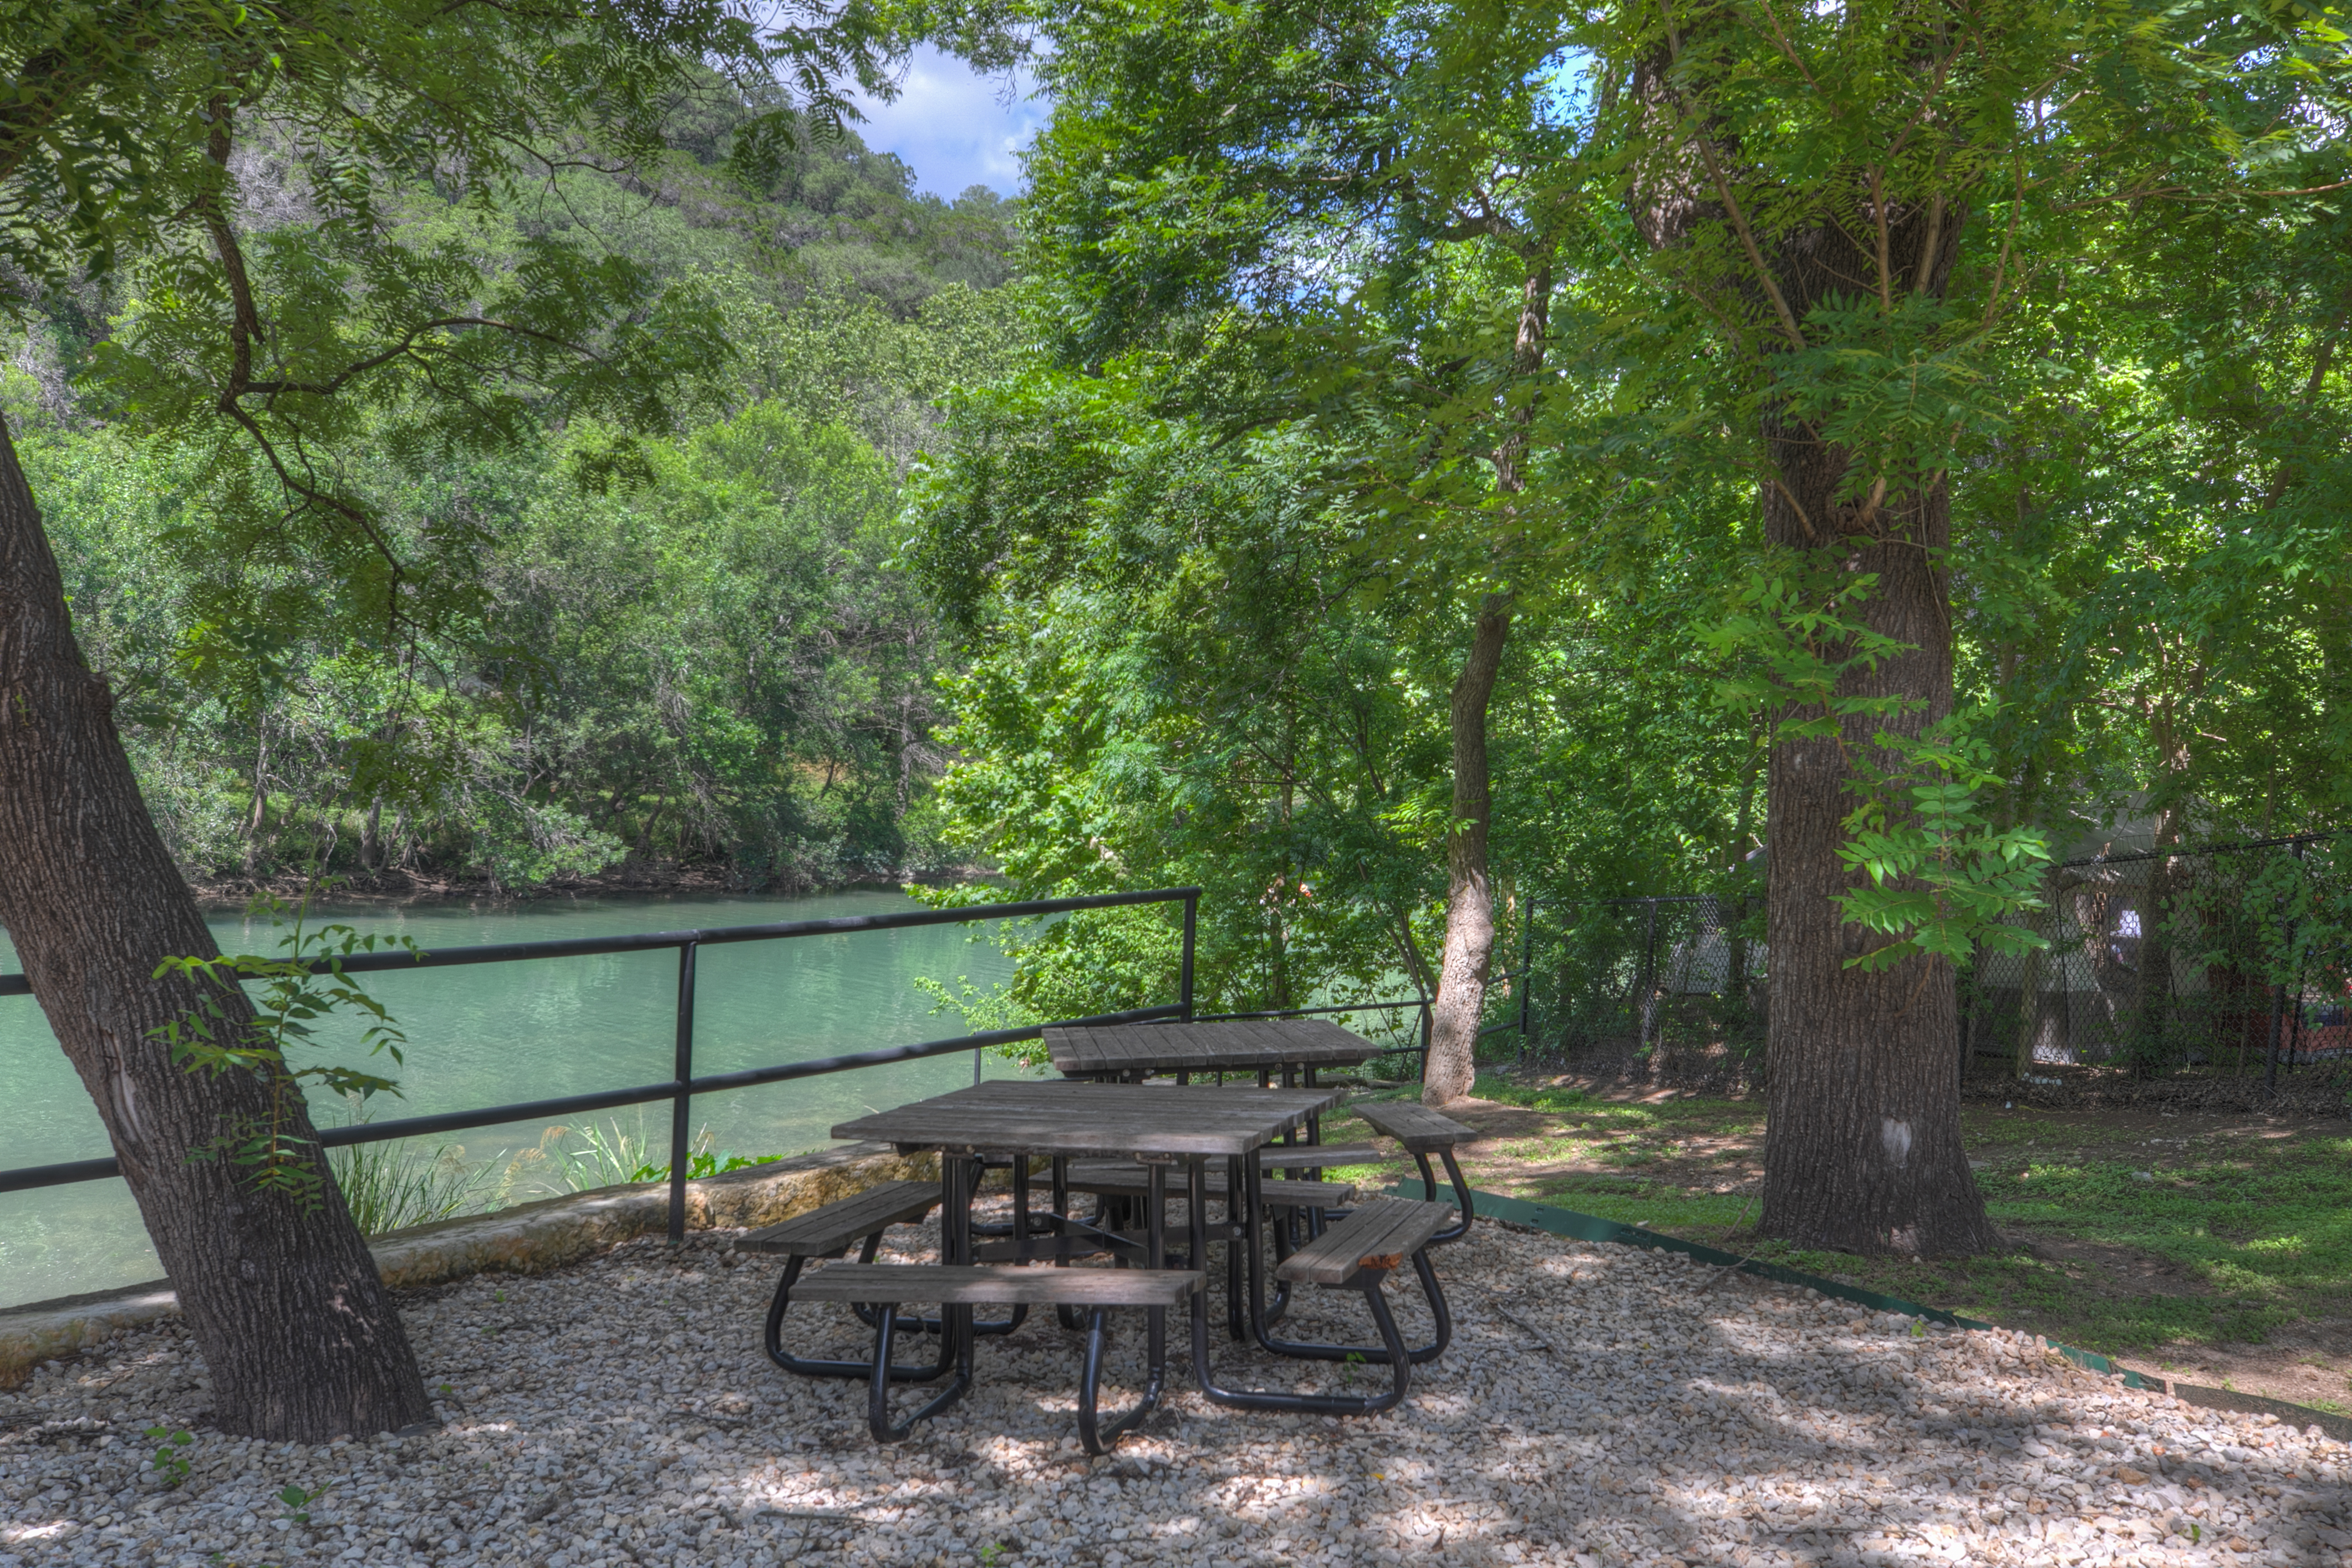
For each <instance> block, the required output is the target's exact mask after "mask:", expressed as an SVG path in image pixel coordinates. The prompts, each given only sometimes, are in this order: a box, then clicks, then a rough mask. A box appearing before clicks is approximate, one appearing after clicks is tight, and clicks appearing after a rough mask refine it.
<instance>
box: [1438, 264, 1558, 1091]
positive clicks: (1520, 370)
mask: <svg viewBox="0 0 2352 1568" xmlns="http://www.w3.org/2000/svg"><path fill="white" fill-rule="evenodd" d="M1551 280H1552V268H1551V252H1550V249H1549V241H1545V242H1541V243H1539V244H1537V245H1536V246H1534V247H1531V255H1530V258H1529V265H1528V272H1527V277H1526V278H1525V279H1523V280H1522V282H1521V283H1520V286H1519V319H1518V327H1517V334H1516V335H1515V337H1514V338H1513V340H1512V343H1511V374H1512V376H1513V377H1514V378H1517V377H1520V376H1528V375H1532V374H1535V373H1536V372H1537V371H1538V370H1541V369H1542V368H1543V363H1544V348H1545V339H1546V337H1547V335H1548V333H1549V330H1550V322H1551ZM1533 417H1534V406H1533V405H1532V404H1531V403H1524V402H1523V403H1521V404H1520V405H1518V406H1517V407H1516V408H1514V409H1513V410H1512V411H1511V413H1510V416H1509V418H1508V427H1507V429H1506V431H1505V433H1504V436H1503V439H1502V441H1501V443H1500V444H1499V445H1498V446H1497V447H1496V448H1495V490H1496V494H1497V495H1498V496H1499V497H1500V498H1501V499H1502V501H1503V514H1504V517H1505V519H1506V520H1507V521H1508V522H1509V523H1511V524H1513V525H1514V526H1516V524H1517V521H1518V515H1517V513H1518V497H1519V496H1520V495H1521V494H1523V493H1524V492H1525V491H1526V489H1527V471H1526V470H1527V458H1528V424H1529V422H1530V421H1531V420H1532V418H1533ZM1511 599H1512V596H1511V595H1509V594H1488V595H1486V596H1485V597H1484V598H1483V599H1482V600H1481V601H1480V602H1479V605H1478V618H1477V621H1476V623H1475V625H1474V626H1472V628H1471V634H1470V652H1469V655H1468V656H1467V657H1466V658H1464V659H1463V661H1462V673H1461V675H1460V676H1458V677H1457V678H1455V679H1454V701H1453V712H1452V720H1453V729H1454V824H1453V828H1454V830H1453V831H1451V832H1449V833H1448V834H1447V836H1446V840H1445V884H1446V886H1445V893H1446V898H1445V952H1444V957H1443V959H1441V960H1440V962H1439V964H1438V976H1437V999H1436V1002H1435V1003H1434V1005H1432V1006H1431V1008H1430V1018H1429V1056H1428V1058H1427V1060H1426V1061H1425V1062H1424V1063H1423V1068H1422V1089H1421V1098H1422V1099H1423V1100H1425V1101H1427V1102H1428V1103H1429V1104H1431V1105H1447V1104H1451V1103H1452V1102H1453V1101H1454V1100H1460V1099H1462V1098H1463V1097H1464V1096H1465V1095H1467V1094H1468V1093H1469V1092H1470V1086H1471V1085H1472V1084H1473V1083H1475V1081H1477V1077H1478V1022H1479V1020H1480V1019H1481V1018H1483V1017H1485V1016H1486V977H1487V975H1488V974H1489V973H1491V972H1492V970H1493V968H1494V963H1495V889H1494V884H1493V882H1492V881H1491V879H1489V878H1488V876H1487V871H1486V837H1487V835H1486V827H1487V823H1488V820H1489V819H1490V818H1491V817H1492V816H1493V815H1494V795H1493V792H1492V790H1491V789H1490V787H1489V783H1488V774H1487V769H1486V710H1487V708H1488V707H1489V706H1490V705H1491V703H1492V702H1493V700H1494V697H1495V679H1496V676H1498V675H1500V674H1501V673H1502V668H1503V645H1504V644H1505V643H1506V642H1507V641H1508V640H1509V638H1510V635H1511ZM1519 984H1522V985H1524V984H1527V977H1526V976H1524V975H1522V976H1520V979H1519Z"/></svg>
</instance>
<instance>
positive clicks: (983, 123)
mask: <svg viewBox="0 0 2352 1568" xmlns="http://www.w3.org/2000/svg"><path fill="white" fill-rule="evenodd" d="M1032 85H1033V84H1032V83H1031V82H1030V81H1029V80H1028V79H1027V78H1026V77H1022V78H1018V79H1015V80H1014V81H1013V83H1012V84H1011V90H1010V91H1009V92H1008V90H1007V84H1006V82H1005V81H1004V79H1002V78H993V77H983V76H979V75H976V74H974V72H973V71H972V69H971V67H969V66H967V65H965V64H964V63H963V62H962V61H961V60H960V59H957V58H955V57H954V56H952V55H943V54H941V53H940V52H939V51H938V50H937V49H933V48H929V47H924V48H921V49H919V50H917V51H916V53H915V57H914V58H913V60H912V61H911V62H910V63H909V64H908V68H907V76H906V79H905V81H904V82H903V83H902V85H901V89H900V91H899V94H898V100H897V101H896V102H892V103H881V102H877V101H876V100H872V99H866V98H862V97H861V100H860V102H859V105H858V107H859V108H860V109H862V110H865V113H866V123H865V124H863V125H861V126H859V127H857V132H858V134H859V135H860V136H863V137H864V138H865V139H866V145H867V146H869V147H877V148H880V149H881V150H882V151H884V152H886V153H897V154H898V156H899V157H900V158H902V159H904V160H906V162H907V164H908V167H910V168H912V169H913V170H914V171H915V184H916V187H917V188H918V189H919V190H921V191H923V192H924V193H926V194H927V195H935V196H942V197H945V198H946V199H948V200H949V201H953V200H954V199H955V198H956V197H957V196H958V195H961V194H962V193H963V190H964V188H965V187H966V186H968V185H987V186H989V187H990V188H991V189H992V190H994V191H995V192H996V193H997V194H998V195H1005V196H1010V195H1017V194H1018V193H1019V191H1020V187H1021V160H1020V157H1019V151H1020V149H1021V147H1022V146H1023V145H1024V143H1026V142H1028V140H1029V138H1030V137H1031V136H1033V135H1034V134H1035V133H1036V131H1037V129H1038V127H1040V126H1042V125H1043V124H1045V102H1044V101H1043V100H1038V99H1033V98H1031V97H1029V96H1028V95H1029V93H1030V91H1031V90H1032ZM1008 98H1010V99H1011V101H1009V102H1008V101H1006V100H1007V99H1008Z"/></svg>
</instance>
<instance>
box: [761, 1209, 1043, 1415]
mask: <svg viewBox="0 0 2352 1568" xmlns="http://www.w3.org/2000/svg"><path fill="white" fill-rule="evenodd" d="M939 1203H940V1185H939V1184H938V1183H937V1182H884V1183H882V1184H879V1185H877V1186H871V1187H868V1188H866V1190H865V1191H864V1192H862V1193H853V1194H850V1195H849V1196H848V1197H845V1198H840V1199H836V1200H835V1201H834V1202H832V1203H829V1204H826V1205H824V1206H823V1207H821V1208H814V1209H811V1210H810V1211H809V1212H808V1213H806V1214H803V1215H793V1217H792V1218H790V1219H788V1220H785V1221H784V1222H783V1223H782V1224H781V1225H772V1226H765V1227H763V1228H761V1229H759V1230H754V1231H750V1232H747V1233H746V1234H744V1235H742V1236H740V1237H736V1239H735V1250H737V1251H738V1252H751V1253H758V1254H761V1255H762V1256H765V1257H770V1258H783V1259H784V1260H785V1261H784V1271H783V1274H782V1278H780V1279H778V1280H777V1281H776V1293H775V1296H774V1298H773V1299H772V1300H770V1301H769V1303H768V1323H767V1330H766V1333H765V1335H764V1338H763V1343H764V1345H765V1346H766V1349H767V1352H768V1359H769V1360H770V1361H772V1362H774V1363H776V1364H777V1365H778V1366H780V1367H782V1368H783V1369H784V1370H785V1371H786V1372H793V1373H800V1375H802V1376H803V1377H839V1378H849V1379H861V1380H862V1379H864V1378H866V1377H868V1376H870V1375H871V1374H872V1372H873V1368H872V1366H871V1364H870V1363H866V1362H862V1361H822V1360H811V1359H809V1358H807V1357H803V1356H796V1355H793V1353H792V1352H789V1351H787V1350H785V1349H784V1314H785V1312H787V1311H789V1310H791V1308H792V1304H793V1295H794V1294H795V1293H796V1292H801V1291H804V1290H805V1288H806V1284H807V1281H806V1280H805V1279H803V1276H802V1273H801V1271H802V1269H803V1268H804V1267H806V1265H807V1263H808V1261H809V1259H811V1258H839V1257H841V1256H843V1255H844V1254H845V1253H846V1252H848V1250H849V1248H850V1247H851V1246H852V1245H853V1244H855V1243H859V1242H862V1243H864V1246H863V1247H862V1248H861V1249H860V1251H859V1252H858V1255H857V1260H858V1262H860V1263H866V1264H870V1263H872V1262H873V1261H874V1255H875V1254H876V1253H877V1252H878V1251H880V1250H881V1247H882V1233H883V1232H884V1231H886V1230H888V1229H889V1228H890V1227H891V1226H894V1225H915V1224H918V1223H919V1222H920V1221H921V1220H922V1219H923V1218H924V1217H925V1216H927V1215H929V1213H930V1212H931V1211H932V1210H933V1209H935V1208H937V1207H938V1206H939ZM1027 1310H1028V1309H1026V1308H1025V1307H1016V1308H1015V1309H1013V1316H1012V1319H1011V1321H1006V1322H994V1323H976V1324H974V1325H972V1327H973V1331H975V1332H978V1333H982V1334H1009V1333H1011V1332H1012V1331H1013V1330H1014V1329H1017V1328H1019V1327H1020V1326H1021V1321H1022V1319H1023V1317H1024V1315H1025V1314H1026V1312H1027ZM858 1316H859V1317H860V1318H861V1319H864V1320H865V1321H868V1322H870V1321H873V1320H872V1314H870V1313H868V1312H867V1311H866V1310H865V1309H864V1308H862V1307H861V1308H859V1309H858ZM939 1328H940V1325H939V1324H938V1323H937V1322H922V1321H915V1320H910V1321H907V1322H904V1323H901V1324H900V1325H899V1329H900V1331H901V1332H908V1333H911V1332H916V1331H923V1330H928V1331H931V1332H933V1333H936V1332H938V1331H939ZM947 1370H948V1369H947V1363H946V1362H945V1361H942V1362H940V1364H939V1365H937V1366H932V1367H905V1366H902V1367H898V1368H896V1369H894V1370H893V1371H892V1373H891V1374H890V1375H891V1376H893V1377H895V1378H898V1380H899V1381H900V1382H920V1383H928V1382H930V1381H931V1380H932V1379H934V1378H939V1377H944V1376H945V1375H947Z"/></svg>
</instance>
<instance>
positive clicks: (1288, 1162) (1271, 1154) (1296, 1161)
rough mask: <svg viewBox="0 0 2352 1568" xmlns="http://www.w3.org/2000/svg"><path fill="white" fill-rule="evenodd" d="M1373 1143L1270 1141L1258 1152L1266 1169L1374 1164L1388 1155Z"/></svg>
mask: <svg viewBox="0 0 2352 1568" xmlns="http://www.w3.org/2000/svg"><path fill="white" fill-rule="evenodd" d="M1387 1158H1388V1156H1387V1155H1386V1154H1383V1153H1381V1152H1380V1151H1379V1150H1378V1149H1376V1148H1374V1147H1373V1146H1372V1145H1371V1144H1370V1143H1269V1144H1267V1145H1266V1146H1265V1148H1263V1149H1261V1150H1259V1151H1258V1152H1257V1163H1258V1168H1259V1169H1260V1170H1265V1171H1320V1170H1325V1169H1328V1167H1330V1166H1333V1165H1371V1164H1377V1163H1380V1162H1381V1161H1382V1160H1385V1159H1387Z"/></svg>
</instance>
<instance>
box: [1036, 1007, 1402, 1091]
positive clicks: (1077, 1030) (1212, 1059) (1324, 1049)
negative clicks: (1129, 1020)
mask: <svg viewBox="0 0 2352 1568" xmlns="http://www.w3.org/2000/svg"><path fill="white" fill-rule="evenodd" d="M1045 1054H1046V1056H1047V1057H1049V1058H1052V1060H1053V1063H1054V1070H1055V1072H1058V1073H1060V1074H1061V1075H1062V1076H1063V1077H1065V1078H1092V1079H1139V1078H1146V1077H1149V1076H1150V1075H1152V1074H1154V1073H1173V1074H1175V1075H1176V1079H1177V1081H1178V1082H1179V1083H1182V1082H1184V1081H1185V1080H1187V1079H1190V1078H1191V1077H1192V1074H1194V1073H1210V1072H1214V1073H1226V1072H1254V1073H1255V1074H1257V1075H1258V1084H1259V1086H1260V1087H1261V1088H1264V1087H1266V1086H1267V1080H1268V1079H1269V1078H1271V1077H1272V1076H1273V1075H1274V1074H1276V1073H1280V1074H1282V1076H1283V1081H1284V1083H1285V1084H1288V1083H1289V1082H1290V1078H1291V1074H1292V1073H1293V1072H1297V1073H1300V1074H1303V1076H1304V1078H1305V1080H1306V1082H1307V1084H1309V1085H1311V1084H1313V1083H1314V1081H1315V1073H1316V1069H1317V1068H1336V1067H1354V1066H1356V1065H1358V1064H1359V1063H1360V1062H1364V1061H1367V1060H1369V1059H1370V1058H1373V1057H1376V1056H1378V1055H1380V1054H1381V1053H1380V1047H1378V1046H1375V1045H1373V1044H1372V1042H1371V1041H1370V1040H1368V1039H1366V1038H1364V1037H1362V1036H1361V1035H1358V1034H1352V1033H1350V1032H1349V1031H1348V1030H1346V1029H1343V1028H1340V1027H1339V1026H1338V1025H1336V1024H1330V1023H1326V1022H1325V1021H1324V1020H1322V1019H1320V1018H1235V1019H1220V1020H1217V1021H1215V1022H1213V1023H1198V1024H1112V1025H1088V1024H1062V1025H1055V1026H1052V1027H1049V1028H1047V1029H1046V1030H1045Z"/></svg>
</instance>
